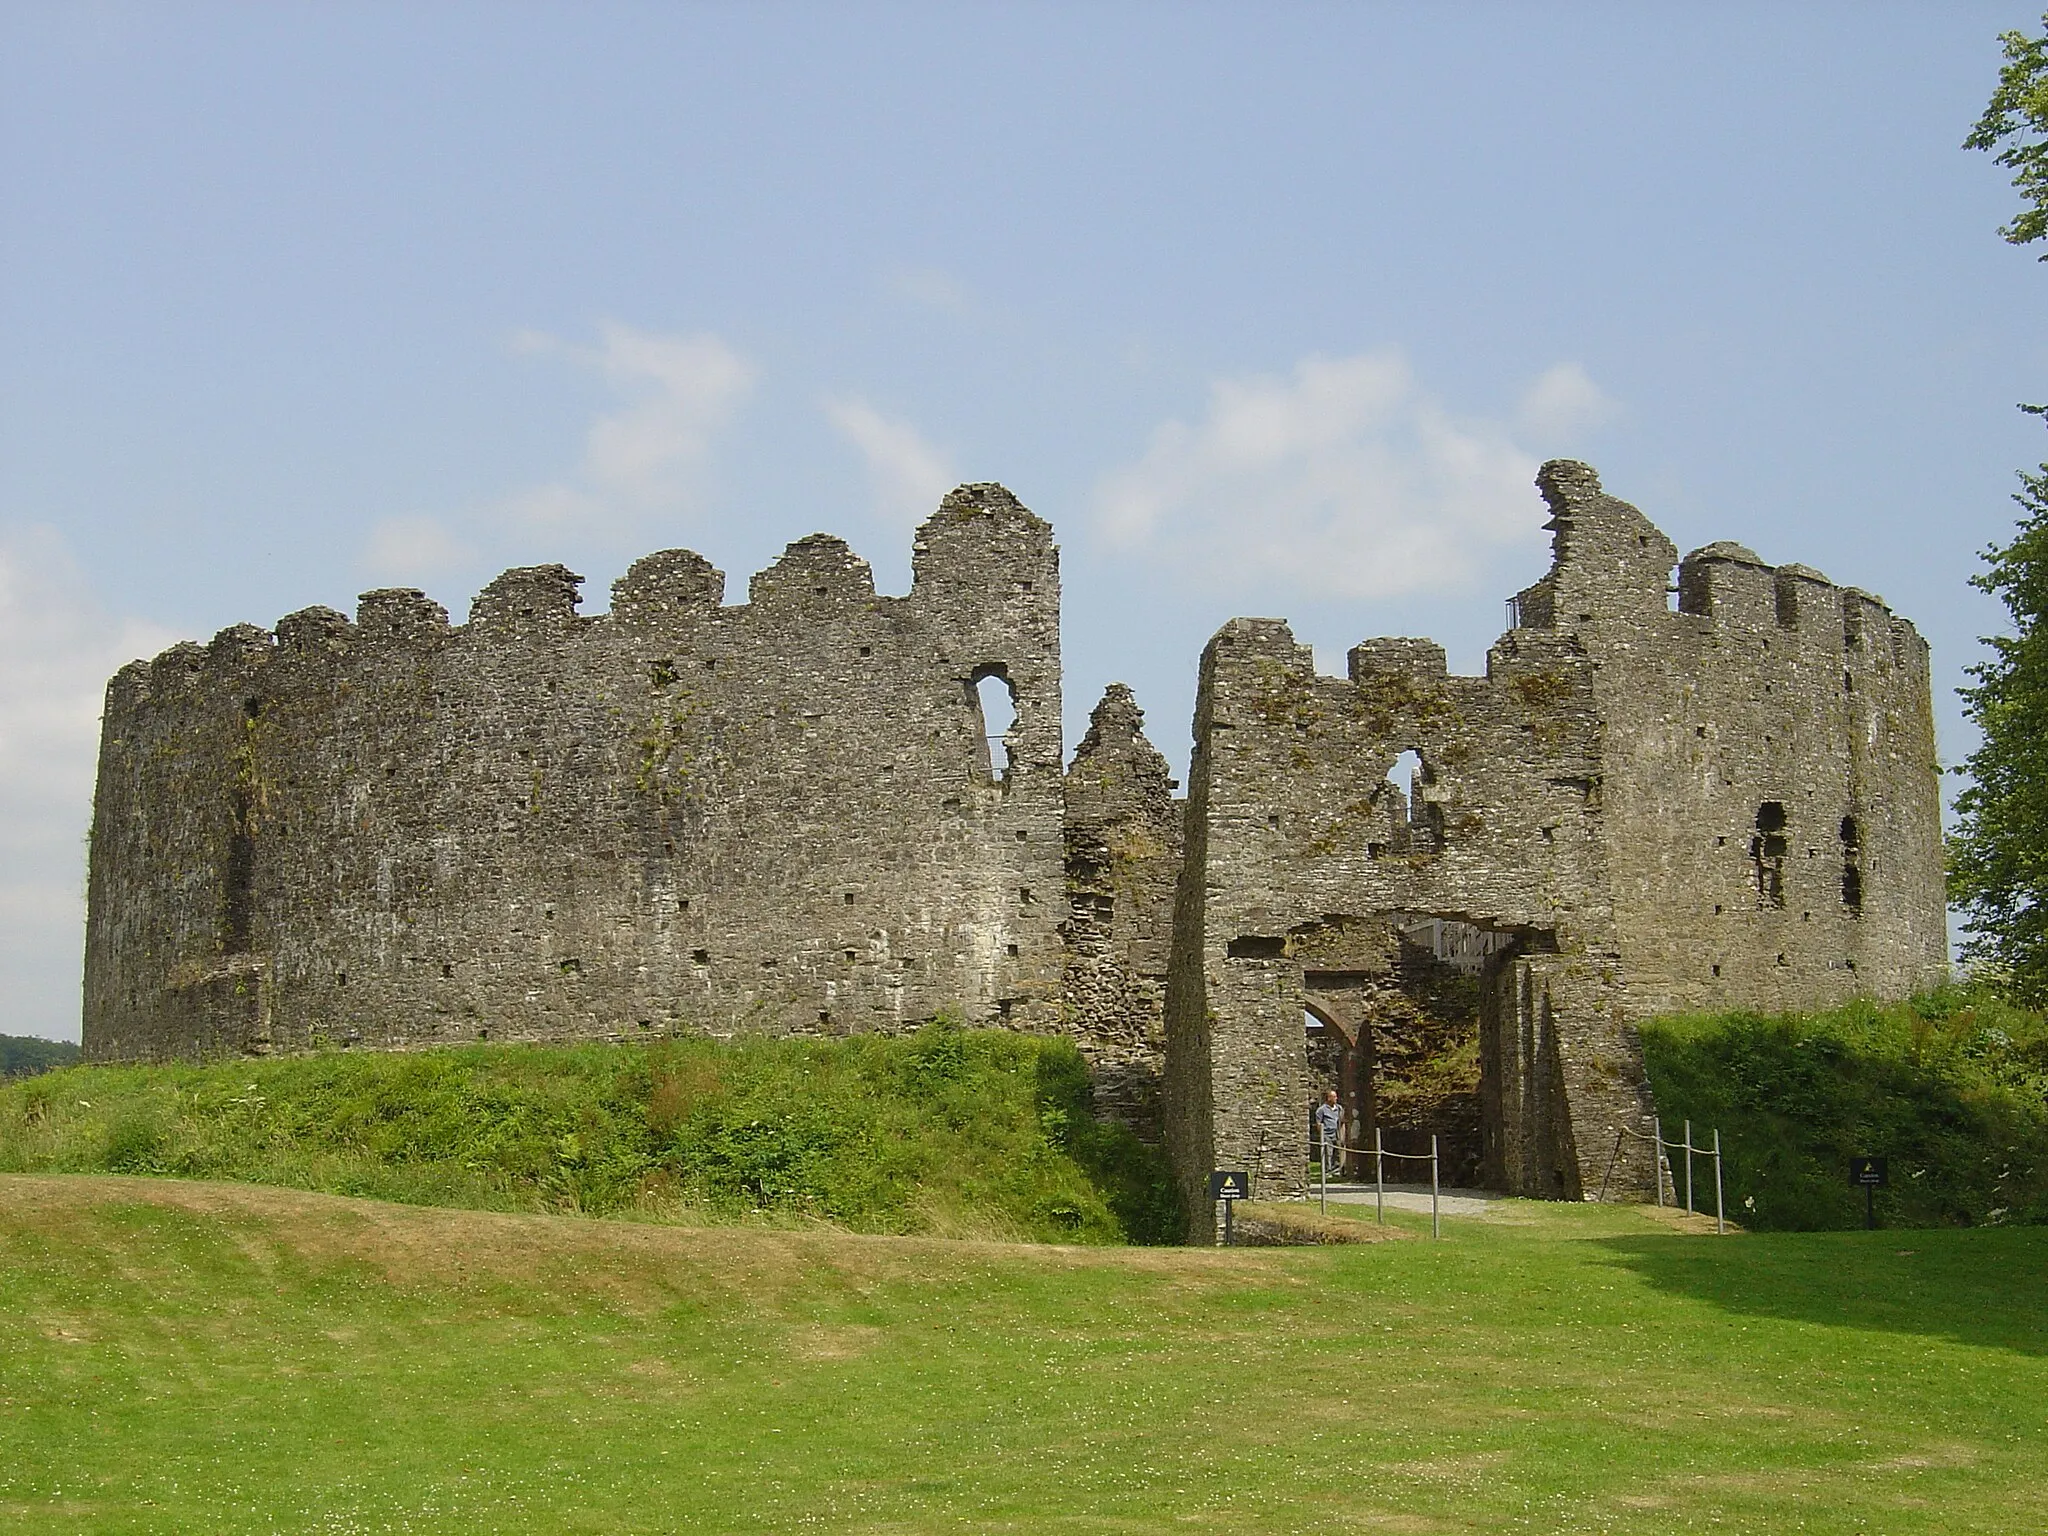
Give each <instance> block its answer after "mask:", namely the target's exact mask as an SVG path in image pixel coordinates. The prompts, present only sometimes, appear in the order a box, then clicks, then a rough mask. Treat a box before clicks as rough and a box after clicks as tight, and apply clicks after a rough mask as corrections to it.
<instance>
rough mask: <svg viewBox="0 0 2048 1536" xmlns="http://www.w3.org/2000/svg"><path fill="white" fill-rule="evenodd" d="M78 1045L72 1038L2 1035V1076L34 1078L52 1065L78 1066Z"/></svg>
mask: <svg viewBox="0 0 2048 1536" xmlns="http://www.w3.org/2000/svg"><path fill="white" fill-rule="evenodd" d="M77 1062H78V1047H77V1046H76V1045H74V1044H72V1043H71V1042H70V1041H69V1040H38V1039H37V1038H36V1037H35V1036H33V1035H0V1077H33V1076H34V1075H35V1074H36V1073H38V1072H48V1071H49V1070H51V1068H53V1067H69V1066H75V1065H77Z"/></svg>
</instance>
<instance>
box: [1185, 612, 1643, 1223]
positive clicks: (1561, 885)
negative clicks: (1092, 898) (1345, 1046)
mask: <svg viewBox="0 0 2048 1536" xmlns="http://www.w3.org/2000/svg"><path fill="white" fill-rule="evenodd" d="M1349 671H1350V676H1349V677H1348V678H1346V679H1342V680H1340V679H1334V678H1326V677H1320V676H1318V675H1317V674H1316V671H1315V666H1314V660H1313V658H1312V656H1311V654H1310V652H1309V650H1308V649H1307V647H1305V646H1301V645H1298V644H1296V643H1295V640H1294V637H1293V635H1292V634H1291V633H1290V632H1289V630H1288V629H1287V626H1286V625H1284V624H1282V623H1280V622H1278V621H1276V620H1271V619H1238V620H1233V621H1232V622H1231V623H1230V624H1228V625H1226V626H1224V628H1223V630H1222V631H1221V632H1220V633H1219V634H1218V635H1217V636H1216V638H1215V639H1214V640H1213V641H1211V642H1210V644H1209V646H1208V648H1207V650H1206V651H1205V652H1204V653H1203V658H1202V671H1201V679H1200V684H1199V697H1198V703H1197V706H1196V745H1195V756H1194V763H1193V768H1192V778H1191V781H1190V784H1189V797H1190V798H1189V815H1188V828H1187V838H1188V855H1187V864H1186V868H1185V871H1184V874H1183V878H1182V885H1181V900H1180V905H1179V909H1178V912H1177V916H1176V921H1175V930H1174V954H1173V961H1172V966H1171V973H1170V975H1171V979H1170V983H1169V993H1168V999H1167V1013H1168V1037H1167V1038H1168V1057H1169V1074H1170V1075H1169V1094H1168V1106H1167V1115H1168V1138H1169V1145H1171V1146H1173V1147H1174V1149H1175V1151H1176V1156H1177V1160H1178V1162H1179V1164H1180V1167H1181V1175H1182V1179H1183V1184H1184V1187H1185V1189H1186V1190H1187V1192H1188V1198H1189V1199H1190V1202H1191V1203H1192V1204H1193V1205H1194V1206H1196V1207H1197V1208H1200V1207H1201V1206H1202V1204H1203V1202H1202V1200H1201V1197H1200V1195H1199V1193H1198V1190H1199V1185H1200V1182H1201V1180H1202V1177H1203V1176H1204V1175H1205V1174H1206V1172H1207V1169H1208V1167H1210V1166H1215V1167H1244V1168H1250V1169H1253V1170H1254V1171H1255V1173H1256V1175H1257V1180H1258V1190H1257V1193H1258V1194H1259V1195H1260V1196H1261V1197H1265V1196H1274V1195H1282V1194H1286V1193H1290V1192H1295V1191H1298V1190H1300V1189H1301V1188H1302V1186H1303V1182H1304V1179H1305V1176H1306V1171H1307V1170H1306V1137H1305V1134H1304V1126H1305V1117H1306V1113H1307V1106H1308V1103H1309V1100H1310V1097H1311V1093H1312V1089H1313V1088H1314V1087H1315V1086H1317V1085H1313V1084H1311V1082H1310V1079H1309V1077H1308V1069H1307V1061H1306V1056H1305V1052H1304V1034H1303V1016H1304V1010H1305V1009H1307V1008H1309V1007H1311V1006H1314V1007H1316V1009H1317V1011H1318V1012H1319V1013H1320V1014H1321V1015H1322V1016H1323V1017H1325V1018H1327V1019H1328V1020H1329V1021H1330V1022H1331V1023H1332V1024H1333V1025H1335V1026H1336V1027H1338V1028H1340V1029H1349V1030H1351V1031H1353V1032H1354V1033H1355V1032H1356V1031H1357V1029H1358V1027H1359V1024H1360V1023H1361V1022H1362V1021H1363V1020H1364V1017H1365V1015H1364V1012H1363V1003H1362V1001H1361V1000H1362V999H1363V998H1365V997H1366V996H1368V995H1369V994H1371V993H1372V992H1373V991H1375V990H1376V989H1379V988H1381V987H1384V986H1386V985H1387V984H1389V983H1390V982H1391V980H1392V978H1393V977H1394V974H1395V971H1396V968H1397V966H1398V964H1399V961H1400V930H1401V929H1402V928H1404V927H1406V926H1408V925H1410V924H1412V923H1413V922H1414V921H1416V920H1417V919H1418V918H1424V919H1426V918H1438V919H1449V920H1451V921H1453V922H1455V923H1457V924H1459V925H1462V926H1464V927H1467V928H1470V929H1474V930H1477V931H1479V932H1482V933H1485V934H1490V935H1494V936H1495V937H1496V940H1497V943H1496V944H1495V946H1494V947H1493V948H1492V953H1491V955H1490V956H1489V958H1488V960H1487V964H1486V980H1485V983H1484V988H1485V992H1486V996H1487V998H1488V999H1489V1005H1490V1006H1492V1007H1494V1008H1499V1007H1503V1006H1512V1005H1513V1001H1514V999H1515V998H1517V997H1520V998H1522V999H1524V1000H1529V999H1537V1000H1540V999H1541V998H1543V997H1546V996H1548V995H1549V993H1548V990H1547V989H1548V988H1550V986H1551V985H1552V981H1553V978H1557V979H1559V982H1558V984H1560V985H1561V984H1562V978H1567V977H1568V978H1569V979H1570V980H1571V981H1572V984H1573V985H1574V986H1575V987H1577V988H1578V989H1580V990H1581V991H1584V992H1585V993H1586V1000H1585V1005H1584V1009H1583V1012H1584V1015H1585V1026H1584V1028H1583V1030H1581V1031H1580V1032H1579V1034H1578V1035H1576V1036H1575V1037H1574V1038H1573V1039H1572V1041H1571V1042H1570V1048H1569V1049H1568V1050H1565V1051H1562V1052H1561V1051H1560V1050H1558V1049H1556V1048H1555V1047H1546V1048H1544V1049H1531V1050H1524V1051H1508V1052H1502V1051H1500V1050H1498V1049H1496V1050H1494V1051H1492V1052H1490V1053H1489V1055H1488V1057H1487V1063H1488V1066H1489V1067H1490V1068H1491V1071H1490V1072H1489V1076H1488V1080H1487V1081H1486V1082H1485V1083H1484V1084H1483V1095H1484V1099H1485V1102H1486V1103H1487V1104H1489V1105H1491V1106H1493V1108H1494V1110H1495V1113H1494V1116H1493V1124H1494V1128H1495V1132H1496V1134H1495V1135H1494V1136H1493V1138H1492V1140H1491V1141H1490V1144H1489V1145H1488V1147H1487V1149H1486V1157H1487V1163H1488V1171H1489V1174H1490V1176H1491V1177H1492V1179H1493V1180H1494V1181H1495V1182H1498V1183H1504V1184H1506V1185H1507V1186H1508V1187H1511V1188H1516V1189H1525V1190H1530V1191H1541V1192H1544V1193H1569V1194H1574V1195H1575V1194H1577V1193H1578V1192H1579V1190H1580V1189H1581V1188H1582V1187H1584V1186H1586V1184H1587V1182H1588V1178H1589V1174H1588V1168H1587V1165H1588V1163H1589V1162H1590V1161H1591V1160H1593V1159H1595V1158H1596V1157H1598V1158H1604V1157H1605V1155H1606V1149H1605V1148H1604V1147H1602V1148H1600V1149H1599V1150H1598V1152H1597V1153H1595V1152H1594V1151H1593V1150H1592V1149H1591V1147H1590V1145H1589V1147H1588V1148H1587V1149H1586V1150H1585V1151H1584V1154H1583V1155H1581V1150H1580V1149H1579V1148H1578V1147H1577V1144H1576V1143H1574V1142H1573V1141H1572V1140H1571V1139H1570V1138H1569V1137H1563V1136H1560V1135H1556V1134H1552V1133H1551V1132H1550V1131H1549V1129H1548V1128H1549V1127H1553V1126H1563V1125H1566V1124H1569V1123H1570V1122H1571V1120H1572V1118H1573V1116H1574V1115H1576V1116H1577V1117H1578V1118H1579V1119H1580V1120H1582V1121H1589V1120H1598V1121H1600V1122H1601V1123H1603V1124H1606V1123H1611V1122H1612V1120H1613V1119H1614V1118H1615V1117H1616V1116H1617V1115H1619V1116H1622V1117H1624V1118H1627V1119H1628V1120H1630V1121H1631V1122H1633V1120H1634V1118H1635V1117H1636V1116H1637V1115H1638V1114H1640V1112H1641V1109H1642V1101H1641V1072H1640V1069H1639V1067H1638V1066H1637V1065H1636V1059H1637V1052H1636V1050H1635V1048H1634V1046H1633V1043H1632V1041H1630V1040H1629V1039H1627V1038H1626V1035H1625V1030H1624V1028H1623V1026H1622V1024H1621V1022H1620V1020H1619V1017H1618V1015H1616V1014H1614V1013H1613V1012H1612V1010H1606V1009H1603V1006H1602V1003H1601V996H1602V994H1603V992H1604V991H1611V990H1614V989H1616V988H1618V986H1619V978H1618V971H1617V967H1616V966H1615V963H1614V930H1613V916H1612V912H1611V909H1610V907H1609V905H1608V902H1607V899H1606V895H1607V880H1606V874H1605V857H1606V849H1605V846H1604V843H1603V840H1602V835H1601V822H1600V802H1599V798H1598V795H1597V793H1596V792H1595V786H1596V785H1597V783H1598V779H1599V776H1600V771H1601V769H1600V751H1601V731H1600V722H1599V719H1598V716H1597V714H1596V712H1595V703H1594V680H1593V668H1592V667H1591V665H1590V664H1589V663H1588V662H1587V660H1586V658H1585V657H1584V655H1583V654H1582V653H1581V652H1580V650H1579V648H1578V647H1576V646H1575V645H1573V644H1571V643H1570V641H1569V640H1568V638H1566V637H1564V636H1560V635H1553V634H1547V633H1543V632H1540V631H1535V630H1524V631H1518V632H1515V633H1513V634H1510V635H1508V636H1506V637H1504V638H1503V639H1502V641H1501V642H1500V643H1499V644H1498V645H1496V646H1495V647H1494V649H1493V652H1492V653H1491V655H1490V656H1489V658H1488V672H1487V675H1486V676H1485V677H1478V678H1474V677H1455V676H1451V675H1449V674H1448V673H1447V671H1446V668H1445V665H1444V654H1443V651H1442V650H1441V648H1439V647H1437V646H1435V645H1433V644H1431V643H1429V642H1427V641H1414V640H1385V641H1372V642H1368V643H1366V644H1364V645H1361V646H1359V647H1357V648H1356V649H1354V650H1353V651H1352V652H1351V655H1350V668H1349ZM1403 753H1414V754H1416V755H1417V757H1418V758H1419V769H1418V771H1417V773H1416V775H1415V777H1414V778H1413V779H1412V780H1411V785H1412V793H1411V791H1410V790H1408V789H1404V788H1403V787H1402V786H1400V785H1398V784H1396V783H1394V782H1392V781H1391V780H1390V779H1389V777H1388V775H1389V773H1390V771H1391V770H1393V769H1394V767H1395V765H1396V762H1397V760H1399V759H1400V757H1401V756H1402V754H1403ZM1517 989H1519V991H1517ZM1503 998H1505V999H1507V1002H1505V1003H1503V1002H1502V999H1503ZM1531 1006H1535V1004H1532V1005H1531ZM1518 1027H1519V1026H1518V1025H1515V1024H1513V1023H1510V1024H1508V1025H1506V1026H1503V1025H1502V1024H1500V1023H1499V1022H1498V1021H1494V1022H1491V1023H1490V1024H1486V1025H1483V1028H1487V1029H1490V1030H1491V1032H1492V1034H1493V1035H1494V1036H1495V1037H1496V1038H1497V1037H1498V1036H1500V1035H1501V1034H1502V1032H1503V1029H1504V1028H1505V1029H1506V1031H1507V1032H1508V1033H1511V1034H1512V1033H1514V1031H1515V1029H1516V1028H1518ZM1516 1038H1517V1039H1519V1038H1520V1037H1519V1036H1516ZM1363 1043H1364V1042H1362V1041H1360V1040H1357V1039H1354V1040H1353V1042H1352V1044H1353V1045H1354V1046H1361V1045H1363ZM1531 1127H1542V1128H1544V1129H1542V1130H1541V1131H1540V1133H1539V1132H1538V1131H1536V1130H1532V1129H1531ZM1590 1177H1591V1178H1592V1179H1596V1180H1597V1177H1598V1169H1597V1168H1594V1169H1593V1170H1592V1172H1591V1174H1590Z"/></svg>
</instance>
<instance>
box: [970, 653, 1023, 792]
mask: <svg viewBox="0 0 2048 1536" xmlns="http://www.w3.org/2000/svg"><path fill="white" fill-rule="evenodd" d="M972 686H973V698H974V714H975V718H976V720H977V721H978V722H979V725H978V728H977V731H976V734H977V735H978V736H979V738H980V740H979V742H978V743H977V750H976V752H975V766H976V767H978V768H979V769H980V770H981V771H982V773H984V774H985V775H987V776H988V777H989V778H991V779H995V780H998V781H1001V780H1006V779H1008V778H1009V776H1010V766H1011V761H1010V743H1011V738H1012V736H1013V735H1014V734H1015V731H1016V725H1017V689H1016V685H1015V684H1013V683H1012V682H1011V681H1010V678H1009V674H1008V673H1007V672H1005V671H1004V670H1003V669H1002V668H1001V667H999V666H988V667H982V668H980V669H978V670H977V671H976V673H975V675H974V682H973V685H972Z"/></svg>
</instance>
